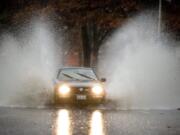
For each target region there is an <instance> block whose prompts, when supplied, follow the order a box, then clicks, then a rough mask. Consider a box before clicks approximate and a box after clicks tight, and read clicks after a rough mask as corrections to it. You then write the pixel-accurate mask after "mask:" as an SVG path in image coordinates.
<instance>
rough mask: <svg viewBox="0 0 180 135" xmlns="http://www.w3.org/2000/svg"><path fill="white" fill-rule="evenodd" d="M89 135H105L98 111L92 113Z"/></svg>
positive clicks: (101, 116)
mask: <svg viewBox="0 0 180 135" xmlns="http://www.w3.org/2000/svg"><path fill="white" fill-rule="evenodd" d="M89 135H105V132H104V119H103V114H102V112H100V111H98V110H96V111H94V112H93V113H92V116H91V120H90V133H89Z"/></svg>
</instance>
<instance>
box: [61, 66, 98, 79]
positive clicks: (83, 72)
mask: <svg viewBox="0 0 180 135" xmlns="http://www.w3.org/2000/svg"><path fill="white" fill-rule="evenodd" d="M58 80H67V81H71V80H80V81H83V80H84V81H85V80H97V76H96V75H95V73H94V71H93V70H92V69H78V68H74V69H73V68H68V69H62V70H61V71H60V73H59V76H58Z"/></svg>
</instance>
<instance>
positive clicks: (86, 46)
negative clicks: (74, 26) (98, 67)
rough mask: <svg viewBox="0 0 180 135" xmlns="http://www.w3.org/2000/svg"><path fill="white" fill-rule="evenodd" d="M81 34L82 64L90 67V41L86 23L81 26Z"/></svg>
mask: <svg viewBox="0 0 180 135" xmlns="http://www.w3.org/2000/svg"><path fill="white" fill-rule="evenodd" d="M81 34H82V45H83V56H84V61H83V66H85V67H90V64H91V42H90V39H89V38H90V37H89V31H88V24H85V25H83V26H82V27H81Z"/></svg>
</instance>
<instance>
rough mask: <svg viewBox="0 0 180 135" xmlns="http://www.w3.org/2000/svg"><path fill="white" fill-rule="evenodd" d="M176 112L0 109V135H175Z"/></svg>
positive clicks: (179, 117)
mask: <svg viewBox="0 0 180 135" xmlns="http://www.w3.org/2000/svg"><path fill="white" fill-rule="evenodd" d="M179 134H180V111H178V110H151V111H146V110H137V111H122V110H111V109H106V108H104V109H99V108H69V107H60V108H48V109H47V108H46V109H34V108H4V107H1V108H0V135H179Z"/></svg>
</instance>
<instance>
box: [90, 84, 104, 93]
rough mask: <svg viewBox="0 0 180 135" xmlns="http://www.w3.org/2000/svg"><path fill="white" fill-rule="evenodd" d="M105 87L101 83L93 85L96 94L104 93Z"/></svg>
mask: <svg viewBox="0 0 180 135" xmlns="http://www.w3.org/2000/svg"><path fill="white" fill-rule="evenodd" d="M103 91H104V90H103V87H102V86H101V85H94V86H93V87H92V92H93V93H94V94H95V95H101V94H102V93H103Z"/></svg>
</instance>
